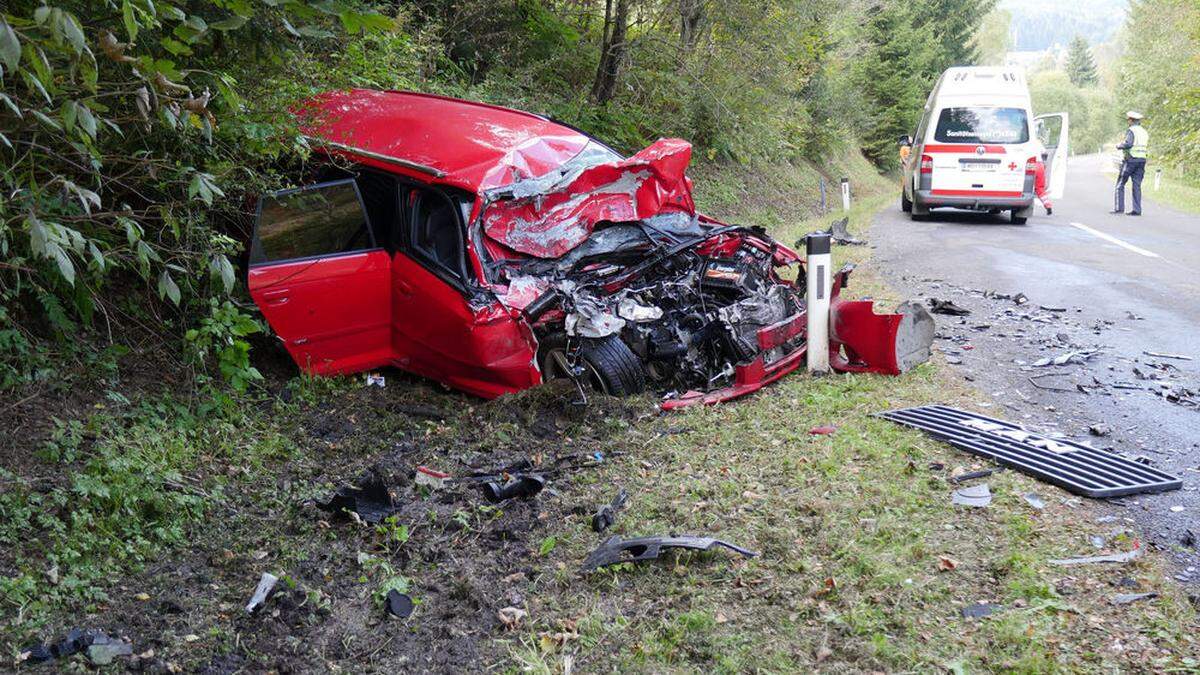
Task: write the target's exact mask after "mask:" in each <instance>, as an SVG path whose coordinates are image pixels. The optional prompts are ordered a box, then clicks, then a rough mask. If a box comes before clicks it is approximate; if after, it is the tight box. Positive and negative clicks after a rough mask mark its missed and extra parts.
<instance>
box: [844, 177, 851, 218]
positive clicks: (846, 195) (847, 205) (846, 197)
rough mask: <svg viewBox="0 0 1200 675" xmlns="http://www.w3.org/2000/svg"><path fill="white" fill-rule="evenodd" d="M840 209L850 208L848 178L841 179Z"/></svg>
mask: <svg viewBox="0 0 1200 675" xmlns="http://www.w3.org/2000/svg"><path fill="white" fill-rule="evenodd" d="M842 210H843V211H849V210H850V179H849V178H843V179H842Z"/></svg>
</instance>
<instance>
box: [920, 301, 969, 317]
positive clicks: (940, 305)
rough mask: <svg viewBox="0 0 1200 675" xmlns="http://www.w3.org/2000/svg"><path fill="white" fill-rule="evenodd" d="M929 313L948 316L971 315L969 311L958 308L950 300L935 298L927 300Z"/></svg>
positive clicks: (964, 308)
mask: <svg viewBox="0 0 1200 675" xmlns="http://www.w3.org/2000/svg"><path fill="white" fill-rule="evenodd" d="M927 302H928V303H929V311H931V312H933V313H934V314H948V315H950V316H966V315H968V314H970V313H971V310H969V309H967V308H966V307H959V306H958V305H956V304H954V303H953V302H952V301H950V300H938V299H937V298H929V299H928V300H927Z"/></svg>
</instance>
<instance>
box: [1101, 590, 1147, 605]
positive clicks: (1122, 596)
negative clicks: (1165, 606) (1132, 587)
mask: <svg viewBox="0 0 1200 675" xmlns="http://www.w3.org/2000/svg"><path fill="white" fill-rule="evenodd" d="M1157 597H1158V593H1154V592H1149V593H1119V594H1117V595H1115V596H1113V599H1112V604H1114V605H1128V604H1131V603H1134V602H1137V601H1138V600H1149V599H1151V598H1157Z"/></svg>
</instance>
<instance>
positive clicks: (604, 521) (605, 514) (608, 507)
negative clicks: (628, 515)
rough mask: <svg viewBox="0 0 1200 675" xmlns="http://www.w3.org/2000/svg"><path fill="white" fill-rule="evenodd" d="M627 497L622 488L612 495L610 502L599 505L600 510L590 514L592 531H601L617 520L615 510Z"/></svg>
mask: <svg viewBox="0 0 1200 675" xmlns="http://www.w3.org/2000/svg"><path fill="white" fill-rule="evenodd" d="M627 499H629V495H628V494H626V492H625V490H624V489H622V490H621V491H619V492H618V493H617V496H616V497H613V500H612V502H610V503H608V504H605V505H604V506H601V507H600V510H598V511H596V513H595V514H594V515H593V516H592V530H593V531H594V532H603V531H605V530H607V529H608V528H609V527H611V526H612V524H613V523H615V522H616V521H617V511H618V510H620V508H621V507H622V506H624V505H625V500H627Z"/></svg>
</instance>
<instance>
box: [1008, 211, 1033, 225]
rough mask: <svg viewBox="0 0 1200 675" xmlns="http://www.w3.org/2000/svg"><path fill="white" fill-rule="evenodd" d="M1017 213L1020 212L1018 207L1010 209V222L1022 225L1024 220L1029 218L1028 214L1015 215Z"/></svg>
mask: <svg viewBox="0 0 1200 675" xmlns="http://www.w3.org/2000/svg"><path fill="white" fill-rule="evenodd" d="M1018 213H1020V211H1019V210H1018V209H1013V210H1012V224H1013V225H1024V224H1025V222H1026V221H1028V220H1029V216H1018V215H1017V214H1018Z"/></svg>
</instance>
